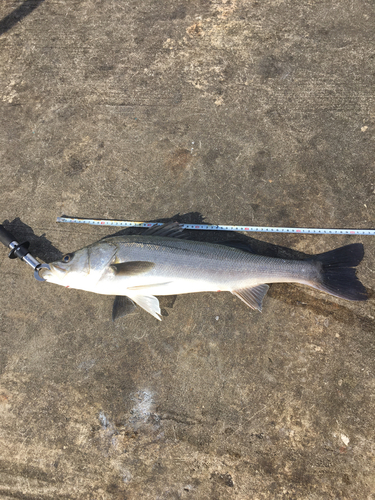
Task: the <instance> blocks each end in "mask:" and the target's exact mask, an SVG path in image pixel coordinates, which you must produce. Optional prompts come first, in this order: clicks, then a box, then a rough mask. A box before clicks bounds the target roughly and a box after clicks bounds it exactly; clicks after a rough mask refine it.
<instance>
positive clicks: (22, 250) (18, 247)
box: [0, 224, 50, 281]
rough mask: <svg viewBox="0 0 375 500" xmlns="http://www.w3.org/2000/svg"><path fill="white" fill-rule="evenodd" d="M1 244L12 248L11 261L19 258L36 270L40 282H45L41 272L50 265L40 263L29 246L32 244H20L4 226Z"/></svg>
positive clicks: (1, 228) (0, 235)
mask: <svg viewBox="0 0 375 500" xmlns="http://www.w3.org/2000/svg"><path fill="white" fill-rule="evenodd" d="M0 242H1V243H2V244H3V245H5V246H6V247H8V248H10V252H9V255H8V257H9V258H10V259H16V258H17V257H18V258H19V259H20V260H23V261H24V262H26V264H28V265H29V266H31V267H32V268H33V269H34V277H35V278H36V279H37V280H38V281H45V279H43V278H42V277H41V276H39V270H40V269H41V268H42V267H44V268H47V269H49V268H50V267H49V265H48V264H41V263H40V262H38V261H37V260H36V259H35V258H34V257H33V256H32V255H31V254H30V253H29V246H30V243H29V242H28V241H25V242H24V243H18V241H17V240H16V238H15V237H14V236H13V234H11V233H10V232H9V231H7V230H6V229H5V227H4V226H3V225H1V224H0Z"/></svg>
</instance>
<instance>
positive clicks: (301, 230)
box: [56, 216, 375, 236]
mask: <svg viewBox="0 0 375 500" xmlns="http://www.w3.org/2000/svg"><path fill="white" fill-rule="evenodd" d="M56 222H70V223H75V224H91V225H95V226H115V227H152V226H154V225H158V226H162V225H163V223H161V222H135V221H124V220H105V219H84V218H81V217H64V216H63V217H57V219H56ZM180 225H181V227H182V228H183V229H196V230H199V231H244V232H254V233H296V234H351V235H364V236H374V235H375V229H332V228H330V229H328V228H307V227H270V226H232V225H223V224H217V225H216V224H212V225H211V224H180Z"/></svg>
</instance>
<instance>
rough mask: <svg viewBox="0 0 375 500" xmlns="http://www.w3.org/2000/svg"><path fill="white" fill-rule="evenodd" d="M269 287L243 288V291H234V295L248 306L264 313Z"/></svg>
mask: <svg viewBox="0 0 375 500" xmlns="http://www.w3.org/2000/svg"><path fill="white" fill-rule="evenodd" d="M268 289H269V286H268V285H265V284H263V285H258V286H254V287H252V288H242V289H241V290H233V291H232V293H233V295H236V296H237V297H238V298H240V299H241V300H242V301H243V302H245V304H246V305H248V306H249V307H251V309H258V311H259V312H261V311H262V302H263V299H264V296H265V295H266V293H267V292H268Z"/></svg>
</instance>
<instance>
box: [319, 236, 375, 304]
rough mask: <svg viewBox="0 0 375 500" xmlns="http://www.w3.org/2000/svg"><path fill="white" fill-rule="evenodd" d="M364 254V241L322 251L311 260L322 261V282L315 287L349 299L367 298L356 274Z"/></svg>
mask: <svg viewBox="0 0 375 500" xmlns="http://www.w3.org/2000/svg"><path fill="white" fill-rule="evenodd" d="M363 256H364V250H363V245H362V243H353V244H351V245H346V246H345V247H341V248H337V249H336V250H331V251H330V252H325V253H320V254H318V255H315V256H314V257H312V258H311V259H309V260H313V261H315V262H318V263H320V266H319V267H320V270H321V275H320V282H319V283H316V285H315V287H314V288H317V289H318V290H322V291H324V292H327V293H330V294H331V295H335V296H336V297H340V298H342V299H347V300H367V299H368V296H367V292H366V288H365V287H364V286H363V285H362V283H361V282H360V281H359V279H358V278H357V276H356V270H355V266H358V264H359V263H360V262H361V260H362V259H363Z"/></svg>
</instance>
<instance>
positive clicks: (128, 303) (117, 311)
mask: <svg viewBox="0 0 375 500" xmlns="http://www.w3.org/2000/svg"><path fill="white" fill-rule="evenodd" d="M135 308H136V305H135V304H134V302H133V301H132V300H131V299H129V297H125V296H124V295H117V297H116V298H115V301H114V302H113V309H112V321H115V320H116V319H118V318H122V317H123V316H127V315H128V314H131V313H132V312H133V311H134V309H135Z"/></svg>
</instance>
